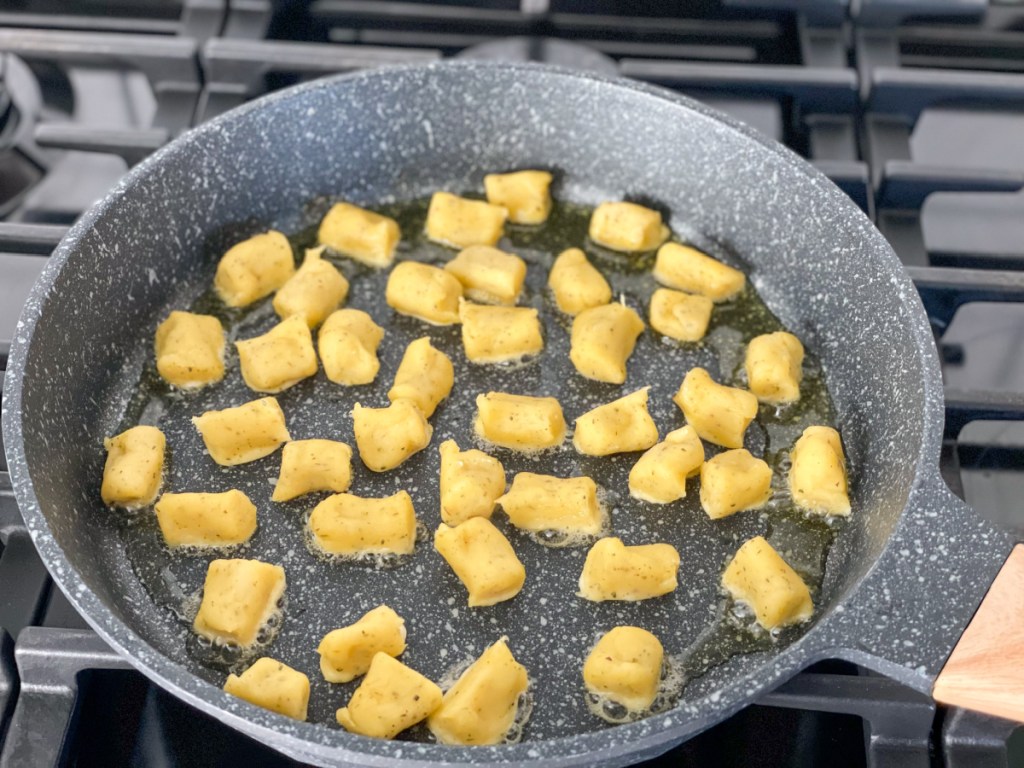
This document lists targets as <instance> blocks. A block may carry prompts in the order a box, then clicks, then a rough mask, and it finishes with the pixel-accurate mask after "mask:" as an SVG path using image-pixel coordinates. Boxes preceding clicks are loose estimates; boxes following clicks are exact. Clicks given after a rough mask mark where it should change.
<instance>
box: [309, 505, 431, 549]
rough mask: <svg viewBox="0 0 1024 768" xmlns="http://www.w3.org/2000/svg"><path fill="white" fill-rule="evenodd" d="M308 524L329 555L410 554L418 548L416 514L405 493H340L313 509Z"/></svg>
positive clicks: (319, 544) (314, 537)
mask: <svg viewBox="0 0 1024 768" xmlns="http://www.w3.org/2000/svg"><path fill="white" fill-rule="evenodd" d="M308 525H309V531H310V533H311V534H312V536H313V543H314V544H315V545H316V546H317V548H318V549H320V550H321V551H322V552H324V553H326V554H328V555H347V556H356V555H368V554H374V555H375V554H396V555H410V554H412V551H413V549H414V548H415V546H416V512H415V510H414V509H413V506H412V497H411V496H409V494H408V493H406V492H405V491H399V492H398V493H396V494H394V495H393V496H386V497H384V498H380V499H366V498H362V497H359V496H353V495H352V494H351V493H336V494H334V495H333V496H328V497H327V498H326V499H324V500H323V501H321V502H320V503H319V504H317V505H316V506H315V507H314V508H313V511H312V512H311V513H310V515H309V523H308Z"/></svg>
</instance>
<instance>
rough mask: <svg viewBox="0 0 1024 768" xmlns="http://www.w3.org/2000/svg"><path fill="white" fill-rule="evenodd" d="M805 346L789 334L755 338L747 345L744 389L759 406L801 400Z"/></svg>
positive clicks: (774, 334) (781, 333) (779, 333)
mask: <svg viewBox="0 0 1024 768" xmlns="http://www.w3.org/2000/svg"><path fill="white" fill-rule="evenodd" d="M803 362H804V345H803V344H801V343H800V339H798V338H797V337H796V336H794V335H793V334H792V333H786V332H785V331H778V332H776V333H766V334H763V335H761V336H756V337H755V338H753V339H751V340H750V344H748V345H747V359H746V363H745V365H746V369H747V386H749V387H750V391H751V392H753V393H754V395H755V396H756V397H757V399H758V400H760V401H761V402H762V403H769V404H770V405H782V404H784V403H795V402H796V401H797V400H799V399H800V381H801V380H802V379H803V376H804V374H803V368H802V366H803Z"/></svg>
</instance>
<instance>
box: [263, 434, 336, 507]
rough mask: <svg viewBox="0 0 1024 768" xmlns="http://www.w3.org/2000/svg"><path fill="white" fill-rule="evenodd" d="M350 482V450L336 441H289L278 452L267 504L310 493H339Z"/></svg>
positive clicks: (289, 499)
mask: <svg viewBox="0 0 1024 768" xmlns="http://www.w3.org/2000/svg"><path fill="white" fill-rule="evenodd" d="M351 482H352V449H351V448H350V447H349V446H348V445H347V444H345V443H340V442H338V441H337V440H292V441H291V442H289V443H285V446H284V449H283V450H282V451H281V471H280V472H279V473H278V476H277V483H276V484H275V485H274V494H273V495H272V496H271V497H270V500H271V501H291V500H292V499H297V498H298V497H299V496H304V495H306V494H307V493H313V492H314V491H331V492H332V493H342V492H343V491H347V490H348V486H349V483H351Z"/></svg>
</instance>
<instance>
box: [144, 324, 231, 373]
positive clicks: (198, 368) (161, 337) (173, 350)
mask: <svg viewBox="0 0 1024 768" xmlns="http://www.w3.org/2000/svg"><path fill="white" fill-rule="evenodd" d="M224 346H225V343H224V327H223V326H222V325H221V324H220V320H218V319H217V318H216V317H213V316H212V315H195V314H193V313H191V312H178V311H174V312H171V314H170V315H168V316H167V319H166V320H164V321H163V322H162V323H160V325H158V326H157V328H156V344H155V347H156V370H157V373H159V374H160V377H161V378H162V379H163V380H164V381H166V382H167V383H168V384H170V385H172V386H175V387H178V388H179V389H186V390H188V389H199V388H200V387H205V386H207V385H209V384H215V383H216V382H218V381H220V380H221V379H223V378H224Z"/></svg>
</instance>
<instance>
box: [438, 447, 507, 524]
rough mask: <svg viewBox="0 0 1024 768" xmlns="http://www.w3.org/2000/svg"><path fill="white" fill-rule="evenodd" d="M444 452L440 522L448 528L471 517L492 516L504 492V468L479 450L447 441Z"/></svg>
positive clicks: (441, 448)
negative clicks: (465, 448)
mask: <svg viewBox="0 0 1024 768" xmlns="http://www.w3.org/2000/svg"><path fill="white" fill-rule="evenodd" d="M439 451H440V453H441V482H440V484H441V520H442V521H443V522H445V523H447V524H448V525H458V524H459V523H464V522H465V521H466V520H468V519H469V518H471V517H490V516H491V513H492V512H493V511H494V507H495V505H496V504H497V501H498V497H499V496H501V494H503V493H504V492H505V468H504V467H503V466H501V462H500V461H498V460H497V459H496V458H494V457H493V456H488V455H487V454H486V453H484V452H483V451H478V450H476V449H470V450H466V451H463V450H460V449H459V446H458V444H457V443H456V442H455V441H454V440H445V441H444V442H443V443H441V446H440V448H439Z"/></svg>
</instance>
